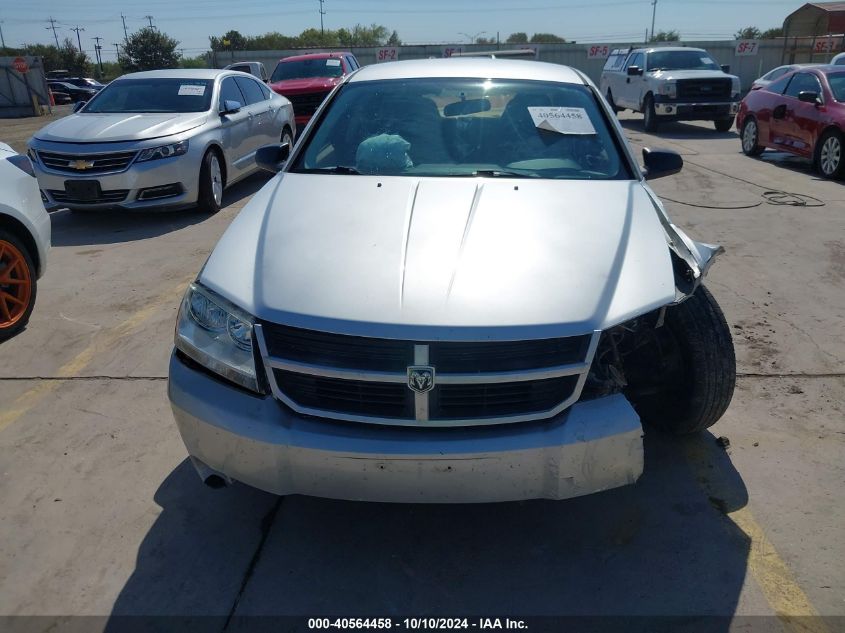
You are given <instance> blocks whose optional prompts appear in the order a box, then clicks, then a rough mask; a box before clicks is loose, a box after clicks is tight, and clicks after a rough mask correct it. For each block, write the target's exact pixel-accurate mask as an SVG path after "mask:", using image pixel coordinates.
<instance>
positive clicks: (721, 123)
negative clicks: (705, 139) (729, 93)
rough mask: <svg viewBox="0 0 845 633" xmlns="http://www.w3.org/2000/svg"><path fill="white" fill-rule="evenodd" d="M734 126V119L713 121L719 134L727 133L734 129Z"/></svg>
mask: <svg viewBox="0 0 845 633" xmlns="http://www.w3.org/2000/svg"><path fill="white" fill-rule="evenodd" d="M733 124H734V120H733V117H730V118H727V119H716V120H715V121H713V125H715V126H716V131H717V132H727V131H728V130H730V129H731V128H732V127H733Z"/></svg>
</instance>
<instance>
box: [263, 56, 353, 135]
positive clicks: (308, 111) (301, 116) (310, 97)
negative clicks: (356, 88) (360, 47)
mask: <svg viewBox="0 0 845 633" xmlns="http://www.w3.org/2000/svg"><path fill="white" fill-rule="evenodd" d="M359 67H360V64H359V63H358V60H357V59H355V56H354V55H353V54H352V53H341V52H334V53H312V54H310V55H294V56H292V57H285V58H284V59H281V60H279V63H278V64H277V65H276V70H274V71H273V74H272V76H271V77H270V88H272V89H273V90H274V91H276V92H278V93H279V94H280V95H283V96H285V97H287V98H288V99H290V101H291V103H292V104H293V113H294V118H295V119H296V125H297V128H299V129H302V127H303V126H304V125H305V124H306V123H308V121H309V120H311V117H312V116H313V114H314V112H316V111H317V108H319V107H320V104H321V103H322V102H323V99H325V98H326V96H328V94H329V93H330V92H331V91H332V89H333V88H334V87H335V86H336V85H337V84H339V83H340V82H341V81H342V80H343V78H344V77H345V76H346V75H348V74H349V73H351V72H352V71H353V70H356V69H357V68H359Z"/></svg>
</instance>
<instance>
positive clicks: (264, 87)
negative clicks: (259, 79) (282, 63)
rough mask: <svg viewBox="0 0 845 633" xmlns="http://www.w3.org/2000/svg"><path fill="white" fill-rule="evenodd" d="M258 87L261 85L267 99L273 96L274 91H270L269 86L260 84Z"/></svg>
mask: <svg viewBox="0 0 845 633" xmlns="http://www.w3.org/2000/svg"><path fill="white" fill-rule="evenodd" d="M258 87H259V88H261V92H263V93H264V98H265V99H269V98H270V97H271V96H273V93H272V92H271V91H270V89H269V88H268V87H267V86H265V85H264V84H258Z"/></svg>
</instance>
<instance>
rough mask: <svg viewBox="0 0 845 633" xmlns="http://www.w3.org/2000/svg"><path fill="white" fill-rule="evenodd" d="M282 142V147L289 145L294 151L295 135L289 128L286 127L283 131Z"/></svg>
mask: <svg viewBox="0 0 845 633" xmlns="http://www.w3.org/2000/svg"><path fill="white" fill-rule="evenodd" d="M280 140H281V143H282V145H284V144H285V143H288V144H289V145H290V146H291V149H293V134H292V133H291V131H290V128H289V127H287V126H285V129H284V130H282V138H281V139H280Z"/></svg>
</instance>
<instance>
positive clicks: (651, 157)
mask: <svg viewBox="0 0 845 633" xmlns="http://www.w3.org/2000/svg"><path fill="white" fill-rule="evenodd" d="M643 164H644V165H645V169H643V173H644V175H645V178H646V180H654V179H655V178H662V177H663V176H671V175H672V174H677V173H678V172H679V171H681V169H682V168H683V166H684V159H683V158H681V155H680V154H678V153H677V152H673V151H671V150H668V149H649V148H647V147H645V148H643Z"/></svg>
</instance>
